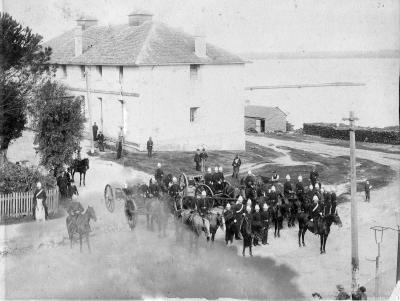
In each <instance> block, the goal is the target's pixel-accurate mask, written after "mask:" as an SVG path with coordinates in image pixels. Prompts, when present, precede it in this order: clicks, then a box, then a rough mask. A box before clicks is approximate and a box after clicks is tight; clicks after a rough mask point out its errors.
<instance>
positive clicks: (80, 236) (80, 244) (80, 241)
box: [79, 234, 82, 253]
mask: <svg viewBox="0 0 400 301" xmlns="http://www.w3.org/2000/svg"><path fill="white" fill-rule="evenodd" d="M79 246H80V251H81V253H82V234H79Z"/></svg>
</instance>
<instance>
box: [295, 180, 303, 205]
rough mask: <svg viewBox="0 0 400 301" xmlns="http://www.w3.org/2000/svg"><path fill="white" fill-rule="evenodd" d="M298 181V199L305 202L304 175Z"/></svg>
mask: <svg viewBox="0 0 400 301" xmlns="http://www.w3.org/2000/svg"><path fill="white" fill-rule="evenodd" d="M297 181H298V182H297V183H296V196H297V199H298V200H299V201H300V202H301V204H303V202H304V186H303V177H302V176H301V175H300V176H298V178H297Z"/></svg>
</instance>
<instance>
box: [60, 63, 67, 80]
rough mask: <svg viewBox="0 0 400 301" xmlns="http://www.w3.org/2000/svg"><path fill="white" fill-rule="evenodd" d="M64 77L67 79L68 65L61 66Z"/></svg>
mask: <svg viewBox="0 0 400 301" xmlns="http://www.w3.org/2000/svg"><path fill="white" fill-rule="evenodd" d="M61 71H62V77H64V78H65V77H67V65H61Z"/></svg>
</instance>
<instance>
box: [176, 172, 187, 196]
mask: <svg viewBox="0 0 400 301" xmlns="http://www.w3.org/2000/svg"><path fill="white" fill-rule="evenodd" d="M178 185H179V188H180V190H181V191H182V193H183V196H185V195H187V188H188V186H189V181H188V179H187V176H186V175H185V173H181V174H180V175H179V179H178Z"/></svg>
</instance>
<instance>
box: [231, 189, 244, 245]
mask: <svg viewBox="0 0 400 301" xmlns="http://www.w3.org/2000/svg"><path fill="white" fill-rule="evenodd" d="M243 202H244V200H243V197H242V196H241V195H240V196H239V197H238V199H237V201H236V204H235V206H233V216H234V218H235V219H234V222H235V239H241V234H240V229H239V225H240V221H241V220H242V214H243V213H245V211H246V206H245V205H244V204H243Z"/></svg>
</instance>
